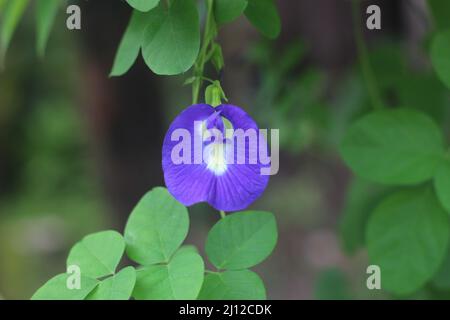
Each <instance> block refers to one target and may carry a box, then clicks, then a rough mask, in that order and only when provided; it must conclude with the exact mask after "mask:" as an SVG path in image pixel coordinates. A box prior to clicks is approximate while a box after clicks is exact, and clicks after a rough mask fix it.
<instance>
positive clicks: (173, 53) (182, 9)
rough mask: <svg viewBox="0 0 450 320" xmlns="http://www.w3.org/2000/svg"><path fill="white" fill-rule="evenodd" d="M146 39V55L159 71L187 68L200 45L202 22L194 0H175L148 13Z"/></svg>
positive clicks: (144, 50) (151, 67) (171, 72)
mask: <svg viewBox="0 0 450 320" xmlns="http://www.w3.org/2000/svg"><path fill="white" fill-rule="evenodd" d="M148 23H149V24H148V26H147V28H146V30H145V35H144V42H143V56H144V60H145V62H146V63H147V65H148V67H149V68H150V69H151V70H152V71H153V72H154V73H156V74H160V75H175V74H180V73H183V72H185V71H187V70H188V69H189V68H190V67H192V65H193V64H194V62H195V60H196V59H197V56H198V52H199V49H200V23H199V17H198V12H197V7H196V4H195V2H194V1H193V0H172V1H171V5H170V7H169V8H168V9H167V10H165V9H164V8H163V6H162V5H160V6H158V7H157V8H156V9H154V10H152V11H151V12H150V14H149V17H148Z"/></svg>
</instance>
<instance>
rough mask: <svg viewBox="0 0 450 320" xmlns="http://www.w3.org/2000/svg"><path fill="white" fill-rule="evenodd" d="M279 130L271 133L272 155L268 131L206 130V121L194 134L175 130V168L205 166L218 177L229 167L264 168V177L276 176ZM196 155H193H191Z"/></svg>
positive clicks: (200, 122) (199, 122)
mask: <svg viewBox="0 0 450 320" xmlns="http://www.w3.org/2000/svg"><path fill="white" fill-rule="evenodd" d="M279 136H280V135H279V130H278V129H271V130H270V142H271V144H270V145H271V146H270V155H269V150H268V149H269V147H268V143H267V137H268V130H267V129H259V130H256V129H253V128H249V129H247V130H243V129H236V130H234V129H224V130H223V131H222V130H219V129H217V128H211V129H207V128H206V124H205V122H204V121H195V122H194V134H193V137H192V134H191V132H190V131H189V130H187V129H184V128H179V129H175V130H174V131H173V132H172V133H171V136H170V139H171V141H172V142H178V143H177V144H176V145H175V146H174V147H173V148H172V151H171V160H172V163H173V164H175V165H179V164H187V165H190V164H202V163H205V164H206V165H207V167H208V169H210V170H211V171H213V172H214V173H216V174H217V175H221V174H223V173H225V171H226V168H227V166H228V165H231V164H248V165H256V164H259V165H261V169H260V174H261V175H275V174H277V173H278V170H279V163H280V161H279V149H280V142H279V140H280V139H279ZM192 153H193V154H192Z"/></svg>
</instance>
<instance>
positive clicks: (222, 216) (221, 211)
mask: <svg viewBox="0 0 450 320" xmlns="http://www.w3.org/2000/svg"><path fill="white" fill-rule="evenodd" d="M226 215H227V214H226V213H225V211H223V210H220V217H221V218H222V219H223V218H225V217H226Z"/></svg>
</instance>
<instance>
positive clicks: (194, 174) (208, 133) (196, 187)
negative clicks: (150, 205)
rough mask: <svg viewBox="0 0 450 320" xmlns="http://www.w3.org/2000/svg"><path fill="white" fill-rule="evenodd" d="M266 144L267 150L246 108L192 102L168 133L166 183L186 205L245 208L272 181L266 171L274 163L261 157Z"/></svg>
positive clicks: (166, 137)
mask: <svg viewBox="0 0 450 320" xmlns="http://www.w3.org/2000/svg"><path fill="white" fill-rule="evenodd" d="M230 129H232V131H230ZM237 133H239V134H240V135H238V134H237ZM261 148H264V149H265V150H264V152H265V153H264V154H265V155H267V142H266V140H265V138H264V137H263V136H261V135H260V134H259V130H258V126H257V124H256V123H255V121H254V120H253V119H252V118H251V117H250V116H249V115H248V114H247V113H246V112H245V111H244V110H242V109H241V108H239V107H236V106H232V105H220V106H218V107H216V108H214V107H212V106H210V105H207V104H198V105H193V106H190V107H188V108H187V109H185V110H184V111H183V112H182V113H181V114H180V115H178V116H177V118H176V119H175V120H174V121H173V122H172V124H171V125H170V128H169V130H168V132H167V134H166V136H165V138H164V144H163V150H162V166H163V171H164V179H165V183H166V186H167V188H168V190H169V192H170V193H171V194H172V195H173V196H174V197H175V198H176V199H177V200H178V201H180V202H181V203H183V204H184V205H186V206H190V205H193V204H195V203H199V202H208V203H209V204H210V205H211V206H212V207H214V208H215V209H217V210H223V211H238V210H242V209H245V208H246V207H248V206H249V205H250V204H251V203H252V202H253V201H255V200H256V199H257V198H259V197H260V196H261V194H262V193H263V192H264V190H265V188H266V186H267V183H268V181H269V176H268V175H263V174H262V172H261V169H262V168H267V167H268V166H270V163H265V162H267V161H261V158H262V157H261V156H260V152H259V150H260V149H261ZM262 162H264V163H265V164H262Z"/></svg>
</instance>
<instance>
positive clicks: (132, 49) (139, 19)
mask: <svg viewBox="0 0 450 320" xmlns="http://www.w3.org/2000/svg"><path fill="white" fill-rule="evenodd" d="M147 18H148V14H145V13H142V12H139V11H136V10H135V11H133V14H132V16H131V20H130V23H129V24H128V27H127V30H126V31H125V34H124V35H123V37H122V40H121V41H120V45H119V49H117V53H116V57H115V59H114V65H113V68H112V71H111V74H110V76H121V75H123V74H125V73H126V72H127V71H128V70H129V69H130V68H131V66H132V65H133V64H134V62H135V61H136V59H137V57H138V55H139V50H140V49H141V45H142V40H143V37H144V31H145V27H146V26H147Z"/></svg>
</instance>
